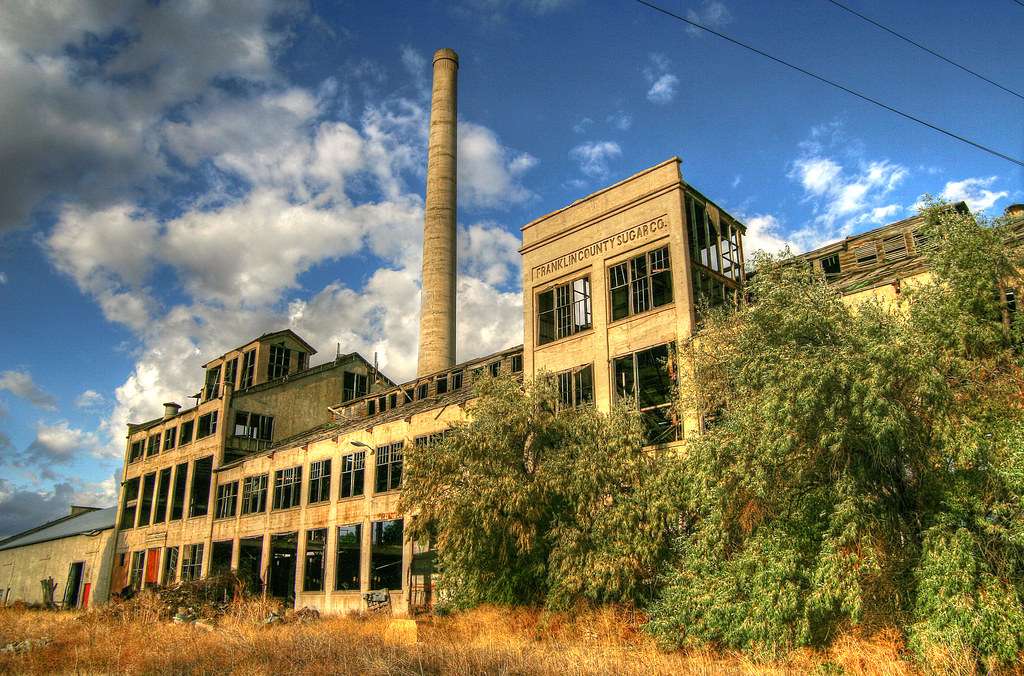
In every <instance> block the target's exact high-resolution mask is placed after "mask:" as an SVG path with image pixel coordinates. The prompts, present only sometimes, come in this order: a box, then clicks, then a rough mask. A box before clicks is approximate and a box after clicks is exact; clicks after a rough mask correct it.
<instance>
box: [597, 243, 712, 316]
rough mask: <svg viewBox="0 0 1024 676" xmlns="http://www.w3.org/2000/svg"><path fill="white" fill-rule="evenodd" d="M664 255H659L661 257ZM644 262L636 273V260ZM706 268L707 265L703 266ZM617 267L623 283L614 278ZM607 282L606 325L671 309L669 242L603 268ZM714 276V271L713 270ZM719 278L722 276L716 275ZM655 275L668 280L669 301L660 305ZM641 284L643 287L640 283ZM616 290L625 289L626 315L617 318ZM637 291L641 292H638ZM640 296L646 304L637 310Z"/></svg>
mask: <svg viewBox="0 0 1024 676" xmlns="http://www.w3.org/2000/svg"><path fill="white" fill-rule="evenodd" d="M662 253H663V254H664V256H660V254H662ZM641 259H642V260H643V269H644V273H643V274H637V269H638V265H637V261H640V260H641ZM656 260H660V261H661V263H662V267H657V266H656V265H655V262H654V261H656ZM702 267H706V266H702ZM619 268H623V270H624V275H625V276H624V277H622V280H623V281H622V283H617V278H618V277H619V276H620V274H622V273H619V272H616V271H617V270H618V269H619ZM605 271H606V279H607V284H608V292H607V302H608V323H609V325H611V324H615V323H617V322H624V321H627V320H629V319H631V318H633V317H639V316H640V315H644V314H647V313H649V312H655V311H657V310H660V309H662V308H667V307H671V306H672V305H673V304H674V303H675V281H674V280H673V277H672V273H673V268H672V252H671V250H670V247H669V243H668V242H660V243H658V244H656V245H654V246H652V247H651V248H649V249H646V250H644V251H642V252H640V253H630V254H629V255H628V256H626V257H625V258H622V259H620V260H617V261H616V262H615V263H612V264H610V265H608V266H607V267H606V268H605ZM714 272H716V273H717V271H714ZM717 274H719V275H721V273H717ZM657 275H665V279H667V280H668V284H667V286H665V287H664V288H666V289H667V290H668V299H667V300H662V301H661V302H660V303H656V302H655V288H656V287H657V286H658V284H659V281H658V280H656V279H655V277H656V276H657ZM641 281H642V282H643V283H642V284H641V283H640V282H641ZM619 289H625V293H626V314H624V315H621V316H616V309H615V308H616V291H618V290H619ZM638 290H642V291H641V292H640V293H638ZM641 295H642V297H643V299H644V300H643V302H644V303H645V304H646V305H645V306H644V307H643V308H639V305H638V304H637V299H638V298H640V297H641Z"/></svg>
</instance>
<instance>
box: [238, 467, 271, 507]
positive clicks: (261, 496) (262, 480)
mask: <svg viewBox="0 0 1024 676" xmlns="http://www.w3.org/2000/svg"><path fill="white" fill-rule="evenodd" d="M265 511H267V475H266V474H259V475H257V476H247V477H245V479H243V480H242V514H262V513H263V512H265Z"/></svg>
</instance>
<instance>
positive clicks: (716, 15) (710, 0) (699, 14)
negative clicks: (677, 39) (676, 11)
mask: <svg viewBox="0 0 1024 676" xmlns="http://www.w3.org/2000/svg"><path fill="white" fill-rule="evenodd" d="M686 18H687V19H689V20H690V21H694V22H696V23H699V24H701V25H703V26H707V27H708V28H716V29H717V28H722V27H723V26H725V25H726V24H728V23H731V22H732V14H731V13H730V12H729V8H728V7H726V6H725V3H722V2H718V0H705V1H704V3H703V4H701V6H700V7H699V8H698V9H688V10H686ZM686 32H687V33H689V34H690V35H693V36H694V37H701V36H702V35H703V34H704V31H702V30H701V29H699V28H697V27H696V26H687V27H686Z"/></svg>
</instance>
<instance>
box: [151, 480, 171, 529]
mask: <svg viewBox="0 0 1024 676" xmlns="http://www.w3.org/2000/svg"><path fill="white" fill-rule="evenodd" d="M170 493H171V468H170V467H166V468H164V469H162V470H160V478H159V479H158V480H157V482H156V509H154V510H153V523H163V522H164V521H167V505H168V504H170Z"/></svg>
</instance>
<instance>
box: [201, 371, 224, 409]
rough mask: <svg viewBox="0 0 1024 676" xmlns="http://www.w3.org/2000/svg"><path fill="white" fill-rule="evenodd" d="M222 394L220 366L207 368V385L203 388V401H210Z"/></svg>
mask: <svg viewBox="0 0 1024 676" xmlns="http://www.w3.org/2000/svg"><path fill="white" fill-rule="evenodd" d="M219 396H220V366H214V367H213V368H209V369H206V386H205V387H204V388H203V401H210V400H211V399H216V398H217V397H219Z"/></svg>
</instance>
